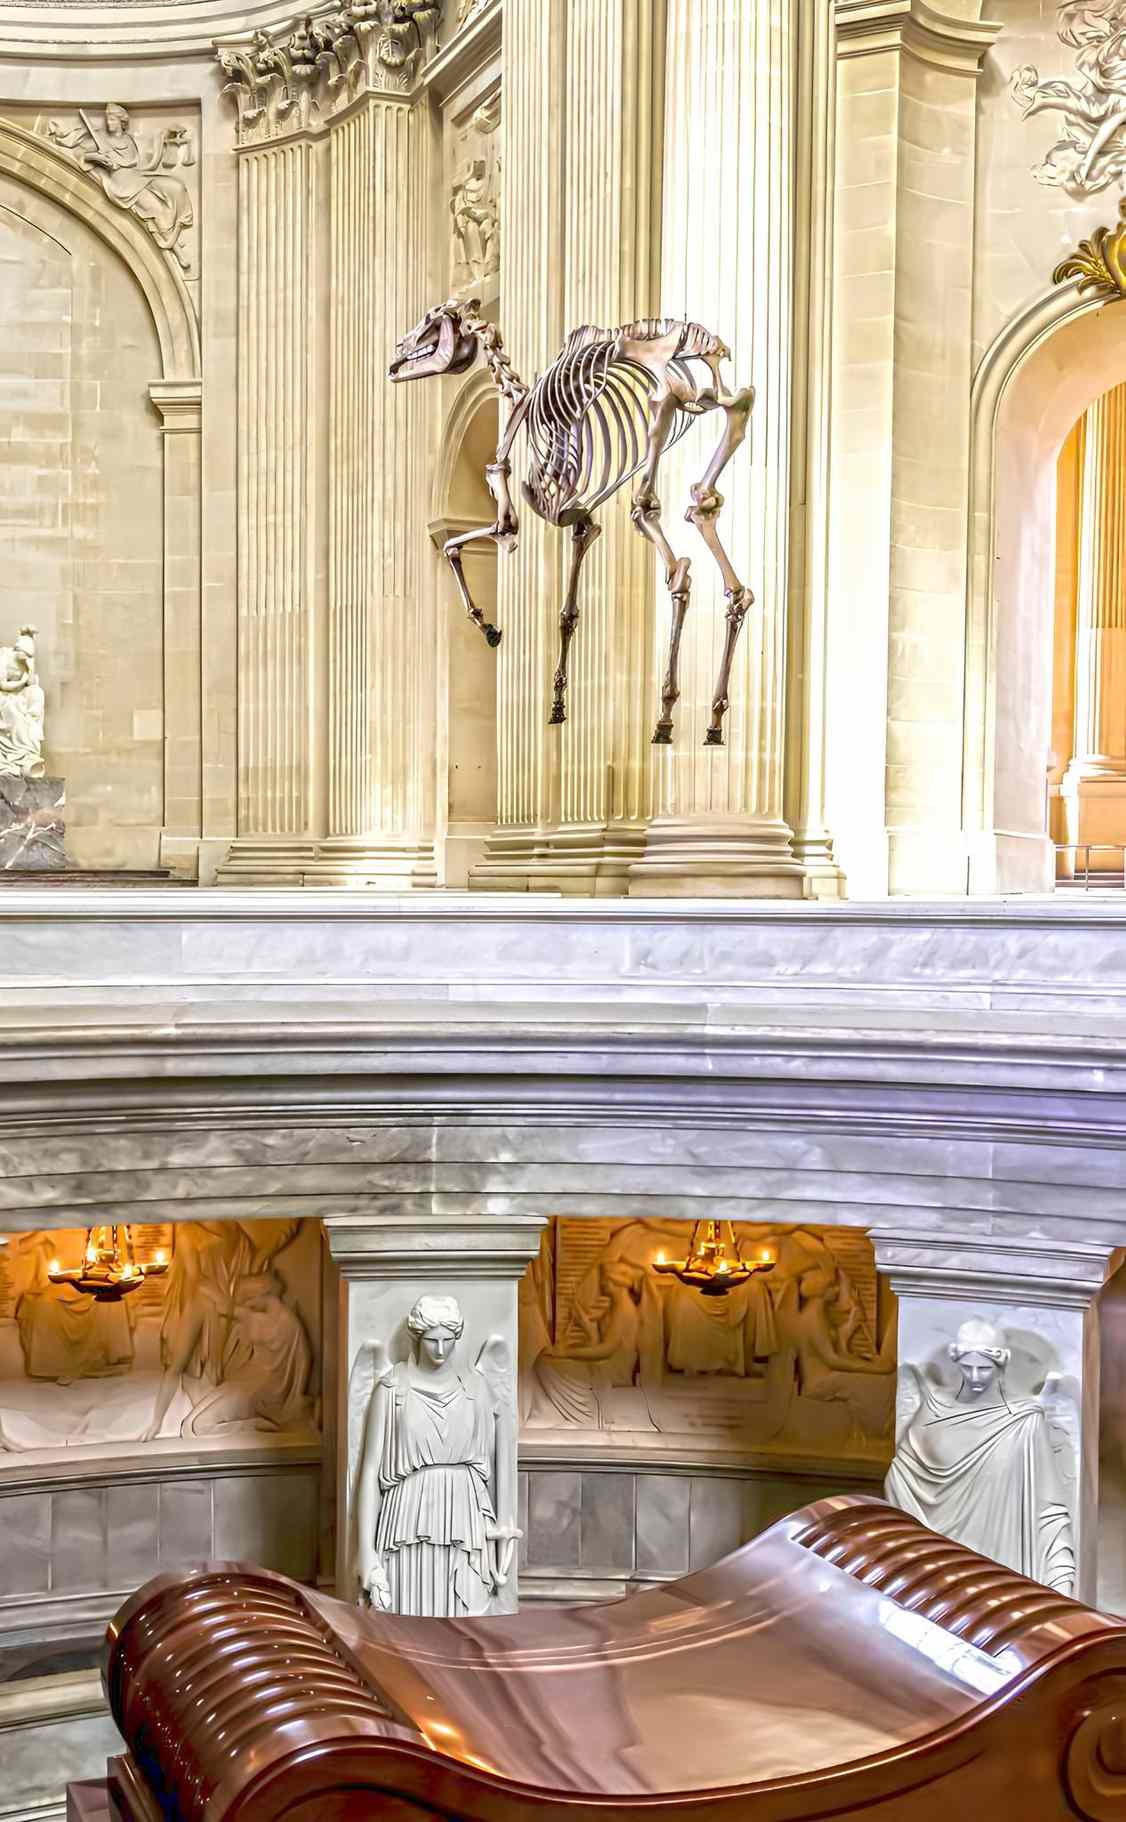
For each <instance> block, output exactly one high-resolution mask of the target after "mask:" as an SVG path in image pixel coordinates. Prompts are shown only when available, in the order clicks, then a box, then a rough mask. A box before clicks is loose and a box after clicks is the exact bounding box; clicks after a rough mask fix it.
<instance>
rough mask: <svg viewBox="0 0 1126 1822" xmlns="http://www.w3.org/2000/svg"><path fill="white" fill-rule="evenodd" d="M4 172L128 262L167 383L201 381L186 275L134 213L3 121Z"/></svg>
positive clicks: (52, 150) (0, 158)
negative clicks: (74, 218) (151, 324)
mask: <svg viewBox="0 0 1126 1822" xmlns="http://www.w3.org/2000/svg"><path fill="white" fill-rule="evenodd" d="M0 171H3V172H4V173H5V174H6V175H7V176H9V177H13V178H15V180H16V181H17V183H22V184H26V186H27V187H28V189H31V190H38V191H40V192H41V193H42V194H43V195H44V196H47V197H49V198H50V200H51V201H52V202H54V203H57V204H58V205H59V207H60V208H63V209H67V210H69V211H70V213H71V214H72V215H77V216H79V217H80V219H81V220H82V221H84V222H85V223H86V225H87V227H88V228H92V229H93V230H94V233H95V234H97V235H98V236H99V237H100V238H101V239H102V240H104V241H105V243H106V245H107V246H108V247H110V248H111V250H112V251H113V252H114V253H116V254H117V256H118V258H119V259H121V260H123V261H124V262H125V264H126V265H127V266H128V268H129V270H130V271H131V272H132V274H133V277H134V278H135V279H136V281H137V283H138V285H139V286H140V287H141V290H142V292H143V293H144V296H145V301H146V302H147V304H148V307H149V310H150V312H151V313H152V319H153V322H154V323H155V325H156V334H157V340H158V341H159V343H160V353H161V364H162V372H161V373H160V375H159V376H157V375H154V376H153V377H154V379H155V378H157V377H159V378H160V379H163V380H166V381H167V380H198V379H199V377H200V370H201V369H200V341H199V325H198V323H197V322H196V317H195V310H194V308H193V306H192V300H191V297H190V295H189V292H188V288H187V286H186V285H185V283H184V279H183V276H182V274H181V272H180V270H179V268H178V267H177V266H176V264H175V262H174V261H173V260H170V259H169V258H168V257H167V256H166V255H165V254H164V253H163V252H162V251H161V249H160V248H159V247H158V246H157V244H156V242H155V241H154V240H153V239H152V236H151V235H149V234H147V233H146V232H145V230H144V228H142V227H141V225H140V223H139V222H138V221H136V220H135V219H134V217H133V216H132V215H130V214H129V212H128V210H126V209H122V208H118V207H117V206H115V205H114V204H113V203H111V202H109V201H108V199H107V198H106V196H105V195H104V193H103V191H102V187H101V185H100V184H99V183H98V182H96V180H95V179H94V178H92V177H90V176H88V175H87V173H86V172H85V171H82V170H80V169H79V168H78V166H77V165H76V164H75V162H74V160H73V159H72V158H69V157H67V156H66V154H65V153H63V152H60V151H59V150H58V149H57V148H56V147H55V146H53V145H51V144H50V143H49V142H48V141H46V140H43V139H40V138H38V137H37V136H36V134H34V133H29V132H28V131H27V130H26V128H24V127H20V126H17V125H16V124H15V122H14V121H11V120H0Z"/></svg>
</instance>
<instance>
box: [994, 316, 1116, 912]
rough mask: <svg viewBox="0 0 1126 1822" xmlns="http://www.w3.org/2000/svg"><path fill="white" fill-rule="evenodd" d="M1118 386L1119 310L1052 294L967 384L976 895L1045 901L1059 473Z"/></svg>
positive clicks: (1004, 336) (1020, 320)
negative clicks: (1073, 443)
mask: <svg viewBox="0 0 1126 1822" xmlns="http://www.w3.org/2000/svg"><path fill="white" fill-rule="evenodd" d="M1123 379H1126V308H1123V307H1122V306H1121V304H1120V303H1119V302H1118V301H1114V302H1111V303H1109V304H1107V303H1104V302H1103V301H1102V300H1101V299H1099V298H1083V297H1080V296H1078V295H1077V293H1076V292H1075V291H1074V290H1073V289H1072V288H1070V287H1068V288H1063V287H1057V288H1055V289H1053V290H1052V291H1049V292H1045V293H1043V294H1042V295H1041V296H1040V297H1038V298H1036V299H1035V300H1034V301H1033V302H1032V303H1031V304H1030V305H1029V306H1028V307H1027V308H1026V309H1025V310H1024V311H1023V312H1022V313H1021V314H1020V315H1019V316H1018V317H1016V318H1014V320H1013V321H1012V322H1011V323H1009V324H1008V325H1007V326H1006V328H1005V329H1004V330H1003V331H1002V333H1001V334H1000V335H999V336H998V338H997V340H996V341H995V342H994V343H993V345H992V346H991V347H990V349H989V350H988V352H987V353H986V355H985V357H984V358H983V360H982V362H981V365H980V367H979V368H978V372H977V375H976V378H975V383H974V393H973V405H972V419H971V451H970V461H971V466H970V515H969V526H970V563H969V566H968V588H967V606H966V692H965V725H964V749H963V751H964V763H963V817H964V826H965V830H966V838H967V846H968V853H969V889H970V891H971V892H979V893H980V892H996V891H1049V890H1050V889H1051V886H1052V881H1053V876H1054V864H1053V858H1054V857H1053V853H1052V847H1051V842H1050V840H1049V836H1048V833H1047V823H1046V790H1045V783H1046V756H1047V752H1048V748H1049V745H1050V730H1051V690H1052V614H1053V556H1054V538H1055V483H1056V463H1057V460H1058V457H1059V452H1060V449H1061V448H1062V445H1063V442H1064V439H1065V438H1066V436H1067V434H1068V432H1069V431H1070V430H1071V428H1072V426H1073V425H1074V423H1075V422H1076V419H1077V418H1079V417H1081V416H1082V414H1083V412H1084V411H1085V410H1086V409H1087V406H1088V405H1089V404H1090V403H1091V401H1092V400H1093V399H1095V398H1097V397H1098V396H1099V394H1100V393H1102V392H1105V391H1107V390H1108V389H1109V388H1110V387H1111V386H1114V385H1116V384H1118V383H1119V382H1120V381H1122V380H1123Z"/></svg>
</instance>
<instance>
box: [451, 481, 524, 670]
mask: <svg viewBox="0 0 1126 1822" xmlns="http://www.w3.org/2000/svg"><path fill="white" fill-rule="evenodd" d="M511 473H512V464H511V463H510V462H508V461H499V462H490V463H489V465H488V467H487V468H486V469H485V479H486V481H487V482H488V485H489V492H490V493H491V494H492V496H493V499H494V500H495V501H496V503H497V516H496V518H495V519H494V521H493V523H492V524H491V525H476V526H474V528H473V530H472V531H463V532H462V533H461V535H460V536H459V537H456V538H447V539H446V542H445V543H444V544H443V546H442V554H443V555H444V557H445V559H446V561H447V563H448V564H449V566H450V569H451V571H452V572H453V579H454V581H455V583H456V584H457V592H458V594H459V595H460V596H461V604H462V606H463V607H464V609H465V611H466V613H467V614H468V615H469V618H470V619H471V620H472V622H473V624H474V626H479V627H480V629H481V631H482V632H483V633H484V635H485V638H486V639H487V640H488V642H489V644H490V645H499V644H500V641H501V633H500V628H499V627H496V626H494V625H493V624H492V622H491V621H490V620H486V619H485V616H484V614H483V613H482V612H481V609H480V608H479V607H478V606H477V603H476V602H475V601H474V599H473V596H472V595H471V594H470V592H469V584H468V582H467V581H466V579H465V570H464V568H463V567H462V561H461V553H462V550H463V549H464V548H465V546H466V545H467V544H475V543H477V542H479V540H480V539H482V538H491V539H492V540H493V542H494V544H496V546H497V548H498V550H504V551H510V550H515V548H516V539H517V535H518V533H519V530H520V521H519V520H518V519H517V517H516V509H515V507H514V506H513V504H512V497H511V495H510V494H509V491H508V477H509V475H510V474H511Z"/></svg>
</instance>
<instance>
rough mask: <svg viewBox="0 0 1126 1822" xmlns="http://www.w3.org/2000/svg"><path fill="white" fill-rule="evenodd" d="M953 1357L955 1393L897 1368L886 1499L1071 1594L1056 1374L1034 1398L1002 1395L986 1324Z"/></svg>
mask: <svg viewBox="0 0 1126 1822" xmlns="http://www.w3.org/2000/svg"><path fill="white" fill-rule="evenodd" d="M949 1356H950V1359H951V1361H952V1362H953V1364H954V1366H955V1368H956V1369H957V1373H958V1381H959V1383H958V1385H957V1387H956V1388H955V1389H954V1390H953V1391H951V1390H950V1389H948V1388H945V1387H941V1386H937V1385H935V1384H934V1383H932V1381H931V1379H930V1378H929V1377H928V1376H927V1375H925V1374H921V1373H919V1372H918V1371H917V1370H916V1369H915V1368H913V1367H904V1368H903V1369H902V1372H901V1375H900V1412H899V1418H900V1436H899V1443H898V1446H897V1448H896V1452H895V1457H894V1459H893V1461H892V1464H891V1468H890V1469H889V1471H888V1477H887V1483H886V1487H885V1492H886V1495H887V1498H888V1499H889V1500H890V1501H891V1503H892V1505H894V1506H899V1507H900V1508H901V1509H902V1510H903V1511H904V1512H909V1513H911V1514H912V1516H913V1517H915V1518H918V1519H921V1520H922V1521H923V1523H924V1524H926V1525H930V1526H931V1528H932V1530H935V1531H939V1532H941V1533H942V1534H943V1536H945V1537H950V1538H952V1539H953V1540H954V1541H955V1543H959V1544H964V1545H965V1546H966V1548H967V1549H970V1550H978V1551H980V1552H981V1554H982V1555H983V1556H989V1557H992V1558H993V1559H994V1560H995V1561H996V1562H999V1563H1003V1564H1004V1565H1005V1567H1006V1568H1009V1569H1015V1570H1017V1571H1018V1573H1019V1574H1021V1575H1027V1576H1029V1577H1030V1578H1031V1579H1032V1580H1033V1581H1036V1582H1043V1583H1045V1584H1046V1585H1047V1586H1048V1587H1049V1588H1054V1589H1056V1590H1057V1591H1058V1592H1059V1593H1060V1594H1072V1593H1074V1590H1075V1569H1076V1564H1075V1541H1074V1533H1073V1529H1072V1517H1071V1506H1072V1503H1073V1495H1074V1478H1075V1462H1076V1459H1077V1457H1076V1448H1075V1436H1074V1407H1073V1405H1071V1404H1069V1402H1068V1400H1067V1399H1066V1398H1064V1397H1063V1396H1062V1395H1061V1393H1060V1390H1059V1386H1058V1382H1057V1380H1056V1379H1055V1377H1054V1376H1052V1375H1049V1377H1048V1379H1047V1380H1046V1381H1045V1385H1044V1390H1043V1393H1042V1395H1041V1396H1040V1397H1038V1398H1020V1397H1016V1396H1014V1395H1013V1394H1012V1393H1011V1392H1009V1391H1008V1390H1007V1389H1006V1385H1005V1369H1006V1367H1007V1366H1008V1364H1009V1361H1010V1359H1011V1349H1010V1348H1009V1347H1008V1346H1007V1345H1006V1341H1005V1337H1004V1335H1003V1334H1002V1333H1001V1332H1000V1330H998V1329H997V1328H995V1327H994V1326H993V1324H992V1323H989V1322H983V1321H980V1320H977V1319H974V1320H972V1321H969V1322H964V1323H963V1324H962V1326H961V1328H960V1329H959V1330H958V1335H957V1338H956V1340H954V1341H953V1342H951V1343H950V1347H949Z"/></svg>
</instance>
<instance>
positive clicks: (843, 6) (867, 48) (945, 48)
mask: <svg viewBox="0 0 1126 1822" xmlns="http://www.w3.org/2000/svg"><path fill="white" fill-rule="evenodd" d="M974 3H975V4H976V5H977V6H978V7H980V5H981V0H974ZM836 22H837V54H838V56H840V57H864V56H869V55H872V54H874V53H878V52H881V51H889V50H899V49H902V50H906V51H910V52H911V53H912V55H914V56H915V57H917V58H918V59H919V61H920V62H921V63H927V64H930V65H931V66H932V67H933V68H935V69H939V70H944V71H946V72H947V73H948V74H951V75H964V76H973V77H975V78H976V76H977V75H978V73H979V71H980V69H981V66H982V63H983V62H984V60H985V55H986V52H987V51H988V50H989V48H990V46H991V45H993V44H995V43H996V41H997V39H998V37H999V36H1000V34H1001V32H1002V30H1003V29H1004V28H1003V26H1002V25H1001V24H1000V23H999V22H998V21H995V20H991V19H981V18H967V17H965V16H964V15H962V14H958V13H948V12H943V11H942V10H941V9H940V8H938V7H934V6H928V5H927V0H836Z"/></svg>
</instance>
